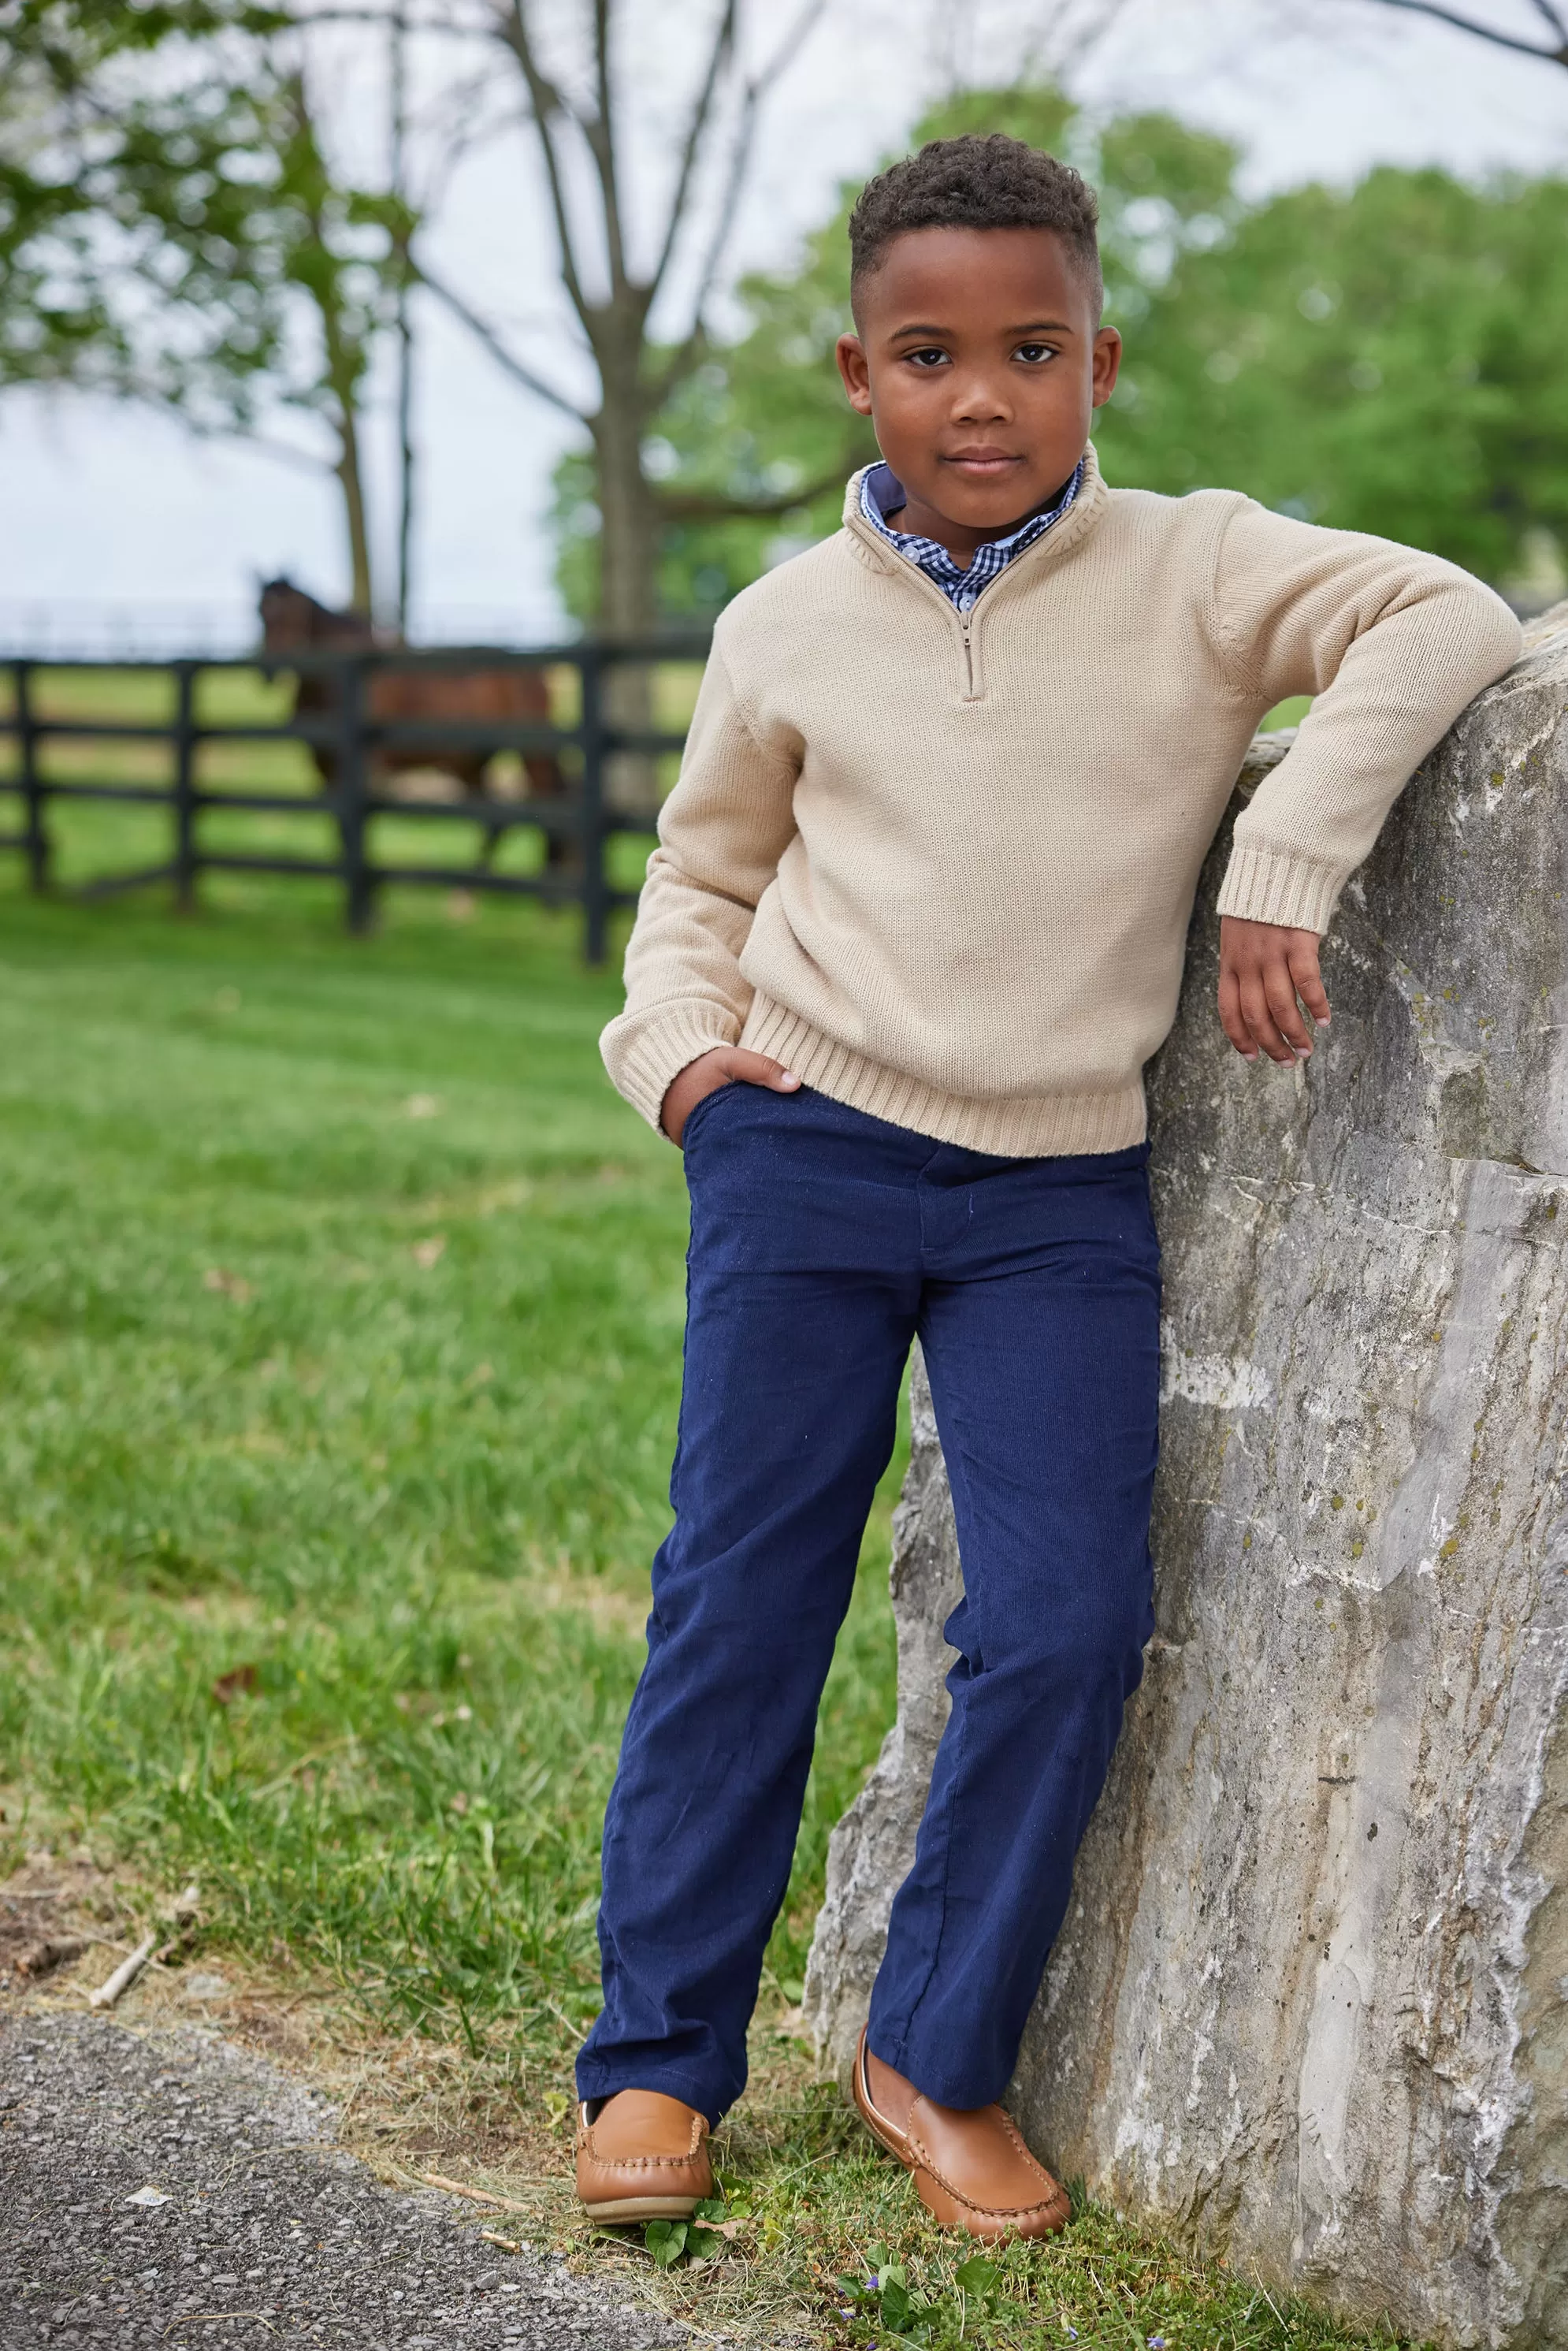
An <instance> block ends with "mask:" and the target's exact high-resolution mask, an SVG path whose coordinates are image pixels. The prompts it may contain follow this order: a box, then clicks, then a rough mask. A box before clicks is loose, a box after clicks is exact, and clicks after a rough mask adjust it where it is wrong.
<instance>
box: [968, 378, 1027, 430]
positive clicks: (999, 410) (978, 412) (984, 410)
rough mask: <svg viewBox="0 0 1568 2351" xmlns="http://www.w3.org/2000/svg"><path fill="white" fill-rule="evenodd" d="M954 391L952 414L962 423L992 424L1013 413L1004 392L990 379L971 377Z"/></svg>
mask: <svg viewBox="0 0 1568 2351" xmlns="http://www.w3.org/2000/svg"><path fill="white" fill-rule="evenodd" d="M955 389H956V399H955V400H954V402H953V414H954V417H955V419H956V420H957V421H958V422H960V423H966V424H974V423H980V422H981V421H982V420H983V421H985V422H986V423H994V422H995V420H996V419H997V418H998V417H1008V416H1010V415H1011V414H1012V413H1013V412H1012V402H1010V401H1009V398H1008V397H1007V393H1006V392H1005V390H1004V389H1003V387H1002V386H1001V385H1000V384H998V383H997V382H996V381H994V380H992V379H991V378H990V377H988V376H971V377H969V379H968V380H967V381H966V382H963V383H960V384H958V385H957V386H956V387H955Z"/></svg>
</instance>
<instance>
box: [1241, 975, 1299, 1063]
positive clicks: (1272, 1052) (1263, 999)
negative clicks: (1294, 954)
mask: <svg viewBox="0 0 1568 2351" xmlns="http://www.w3.org/2000/svg"><path fill="white" fill-rule="evenodd" d="M1241 1018H1242V1019H1243V1020H1244V1021H1245V1022H1246V1024H1247V1029H1248V1032H1249V1035H1250V1036H1251V1038H1252V1040H1253V1050H1254V1057H1255V1056H1256V1052H1257V1050H1258V1049H1259V1048H1260V1047H1261V1049H1262V1050H1263V1051H1264V1052H1265V1053H1267V1054H1268V1056H1269V1059H1270V1061H1294V1060H1295V1058H1296V1056H1295V1054H1294V1052H1293V1051H1292V1050H1291V1047H1290V1046H1289V1045H1288V1044H1287V1043H1286V1041H1285V1040H1284V1038H1283V1037H1282V1036H1281V1033H1280V1029H1279V1027H1278V1024H1277V1023H1276V1021H1275V1019H1274V1016H1273V1013H1272V1012H1271V1011H1270V1006H1269V995H1268V989H1267V987H1266V986H1265V982H1264V974H1263V972H1262V971H1260V970H1256V969H1255V970H1251V971H1244V972H1243V973H1242V974H1241Z"/></svg>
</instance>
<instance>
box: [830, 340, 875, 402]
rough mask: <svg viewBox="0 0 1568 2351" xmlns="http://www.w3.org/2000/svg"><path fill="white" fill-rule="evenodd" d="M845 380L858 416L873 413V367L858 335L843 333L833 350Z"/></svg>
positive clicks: (846, 389) (845, 387)
mask: <svg viewBox="0 0 1568 2351" xmlns="http://www.w3.org/2000/svg"><path fill="white" fill-rule="evenodd" d="M833 356H834V358H835V359H836V360H838V363H839V373H840V375H841V376H842V378H843V380H844V390H845V392H848V394H849V401H850V406H851V407H852V409H853V410H854V412H855V414H856V415H857V416H869V415H870V414H871V367H870V363H869V362H868V360H867V359H866V355H865V345H864V344H863V343H862V340H861V339H860V337H859V336H858V335H841V336H840V337H839V340H838V343H837V346H836V347H835V350H834V352H833Z"/></svg>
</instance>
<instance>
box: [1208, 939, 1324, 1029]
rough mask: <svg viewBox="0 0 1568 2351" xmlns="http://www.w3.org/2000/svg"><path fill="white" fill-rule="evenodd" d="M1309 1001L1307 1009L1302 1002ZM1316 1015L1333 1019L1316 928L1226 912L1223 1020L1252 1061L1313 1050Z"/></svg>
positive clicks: (1221, 963)
mask: <svg viewBox="0 0 1568 2351" xmlns="http://www.w3.org/2000/svg"><path fill="white" fill-rule="evenodd" d="M1303 1006H1304V1007H1305V1013H1303V1010H1302V1007H1303ZM1309 1014H1310V1015H1311V1018H1312V1020H1314V1021H1326V1020H1327V1019H1329V1017H1330V1016H1329V1000H1328V996H1327V993H1326V992H1325V990H1324V987H1323V984H1322V973H1321V971H1320V969H1319V967H1318V939H1317V934H1316V932H1314V931H1302V930H1291V929H1289V928H1287V927H1286V926H1285V925H1281V924H1276V923H1249V922H1244V921H1241V920H1240V919H1239V918H1237V917H1231V916H1227V918H1226V919H1225V921H1224V922H1223V923H1222V925H1221V926H1220V961H1219V1022H1220V1026H1221V1028H1222V1029H1224V1031H1225V1033H1226V1036H1227V1037H1228V1039H1229V1040H1230V1042H1231V1044H1232V1045H1234V1046H1235V1048H1236V1050H1237V1051H1238V1052H1239V1054H1240V1055H1241V1056H1242V1058H1243V1059H1244V1060H1246V1061H1256V1060H1257V1058H1258V1055H1259V1053H1260V1051H1261V1052H1264V1053H1266V1054H1267V1055H1268V1056H1269V1059H1270V1061H1278V1062H1280V1063H1281V1064H1283V1065H1289V1064H1291V1063H1294V1062H1296V1061H1307V1060H1309V1059H1310V1058H1311V1055H1312V1042H1313V1040H1312V1029H1311V1028H1310V1027H1309V1025H1308V1019H1307V1017H1306V1015H1309Z"/></svg>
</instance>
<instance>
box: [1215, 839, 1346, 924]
mask: <svg viewBox="0 0 1568 2351" xmlns="http://www.w3.org/2000/svg"><path fill="white" fill-rule="evenodd" d="M1348 879H1349V875H1348V873H1347V872H1346V871H1345V869H1344V868H1343V866H1340V865H1317V864H1314V863H1313V862H1312V860H1311V859H1309V858H1305V857H1291V856H1289V855H1287V854H1286V853H1285V852H1284V851H1282V850H1278V849H1263V848H1261V847H1258V848H1255V847H1254V846H1253V844H1252V843H1251V842H1250V841H1237V842H1236V844H1235V846H1234V847H1233V848H1232V850H1231V852H1230V863H1229V866H1228V868H1227V871H1226V875H1225V880H1224V882H1223V883H1222V884H1221V885H1220V892H1219V911H1220V913H1221V914H1234V915H1235V916H1236V917H1237V918H1238V920H1239V921H1240V922H1243V923H1280V924H1282V925H1284V926H1285V927H1286V928H1287V929H1288V930H1292V931H1319V932H1322V931H1326V930H1327V928H1328V926H1329V925H1330V923H1331V922H1332V921H1333V910H1334V908H1335V906H1336V905H1337V904H1339V893H1340V892H1341V891H1342V890H1343V887H1344V885H1345V883H1346V882H1347V880H1348Z"/></svg>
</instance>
